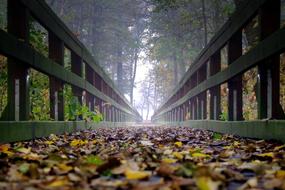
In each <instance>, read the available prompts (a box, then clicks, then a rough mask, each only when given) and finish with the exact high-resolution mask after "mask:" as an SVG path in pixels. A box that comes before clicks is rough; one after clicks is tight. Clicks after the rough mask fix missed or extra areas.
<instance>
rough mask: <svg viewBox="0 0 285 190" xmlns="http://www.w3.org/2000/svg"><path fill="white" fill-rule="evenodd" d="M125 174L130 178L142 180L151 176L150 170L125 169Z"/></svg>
mask: <svg viewBox="0 0 285 190" xmlns="http://www.w3.org/2000/svg"><path fill="white" fill-rule="evenodd" d="M125 176H126V178H127V179H130V180H136V179H137V180H140V179H145V178H147V177H149V176H150V173H149V172H145V171H133V170H126V171H125Z"/></svg>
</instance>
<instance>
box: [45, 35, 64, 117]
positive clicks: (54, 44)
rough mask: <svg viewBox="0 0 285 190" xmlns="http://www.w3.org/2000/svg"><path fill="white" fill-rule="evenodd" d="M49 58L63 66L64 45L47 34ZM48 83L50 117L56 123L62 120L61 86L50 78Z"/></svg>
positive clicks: (55, 37)
mask: <svg viewBox="0 0 285 190" xmlns="http://www.w3.org/2000/svg"><path fill="white" fill-rule="evenodd" d="M48 41H49V58H50V59H51V60H53V61H55V62H56V63H57V64H59V65H62V66H63V65H64V44H63V41H61V40H60V39H59V38H58V37H57V36H56V35H54V34H53V33H52V32H49V35H48ZM49 82H50V117H51V118H52V119H54V120H56V121H63V120H64V98H63V85H64V83H63V82H62V81H61V80H58V79H56V78H54V77H52V76H50V77H49Z"/></svg>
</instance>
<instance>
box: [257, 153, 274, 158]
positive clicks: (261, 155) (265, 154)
mask: <svg viewBox="0 0 285 190" xmlns="http://www.w3.org/2000/svg"><path fill="white" fill-rule="evenodd" d="M258 156H260V157H271V158H273V157H274V153H273V152H267V153H263V154H258Z"/></svg>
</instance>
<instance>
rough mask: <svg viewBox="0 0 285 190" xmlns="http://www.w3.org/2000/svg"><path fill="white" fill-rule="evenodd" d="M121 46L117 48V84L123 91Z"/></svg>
mask: <svg viewBox="0 0 285 190" xmlns="http://www.w3.org/2000/svg"><path fill="white" fill-rule="evenodd" d="M122 55H123V52H122V47H119V48H118V50H117V60H118V62H117V86H118V88H119V90H121V92H123V63H122Z"/></svg>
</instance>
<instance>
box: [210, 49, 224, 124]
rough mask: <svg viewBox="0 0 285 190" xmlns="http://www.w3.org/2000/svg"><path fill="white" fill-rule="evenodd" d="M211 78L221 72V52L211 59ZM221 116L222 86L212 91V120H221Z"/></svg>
mask: <svg viewBox="0 0 285 190" xmlns="http://www.w3.org/2000/svg"><path fill="white" fill-rule="evenodd" d="M209 67H210V68H209V69H210V76H213V75H215V74H217V73H218V72H220V70H221V52H220V50H219V51H218V52H216V53H215V54H214V55H212V57H211V58H210V63H209ZM220 114H221V90H220V86H216V87H213V88H211V89H210V119H211V120H219V116H220Z"/></svg>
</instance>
